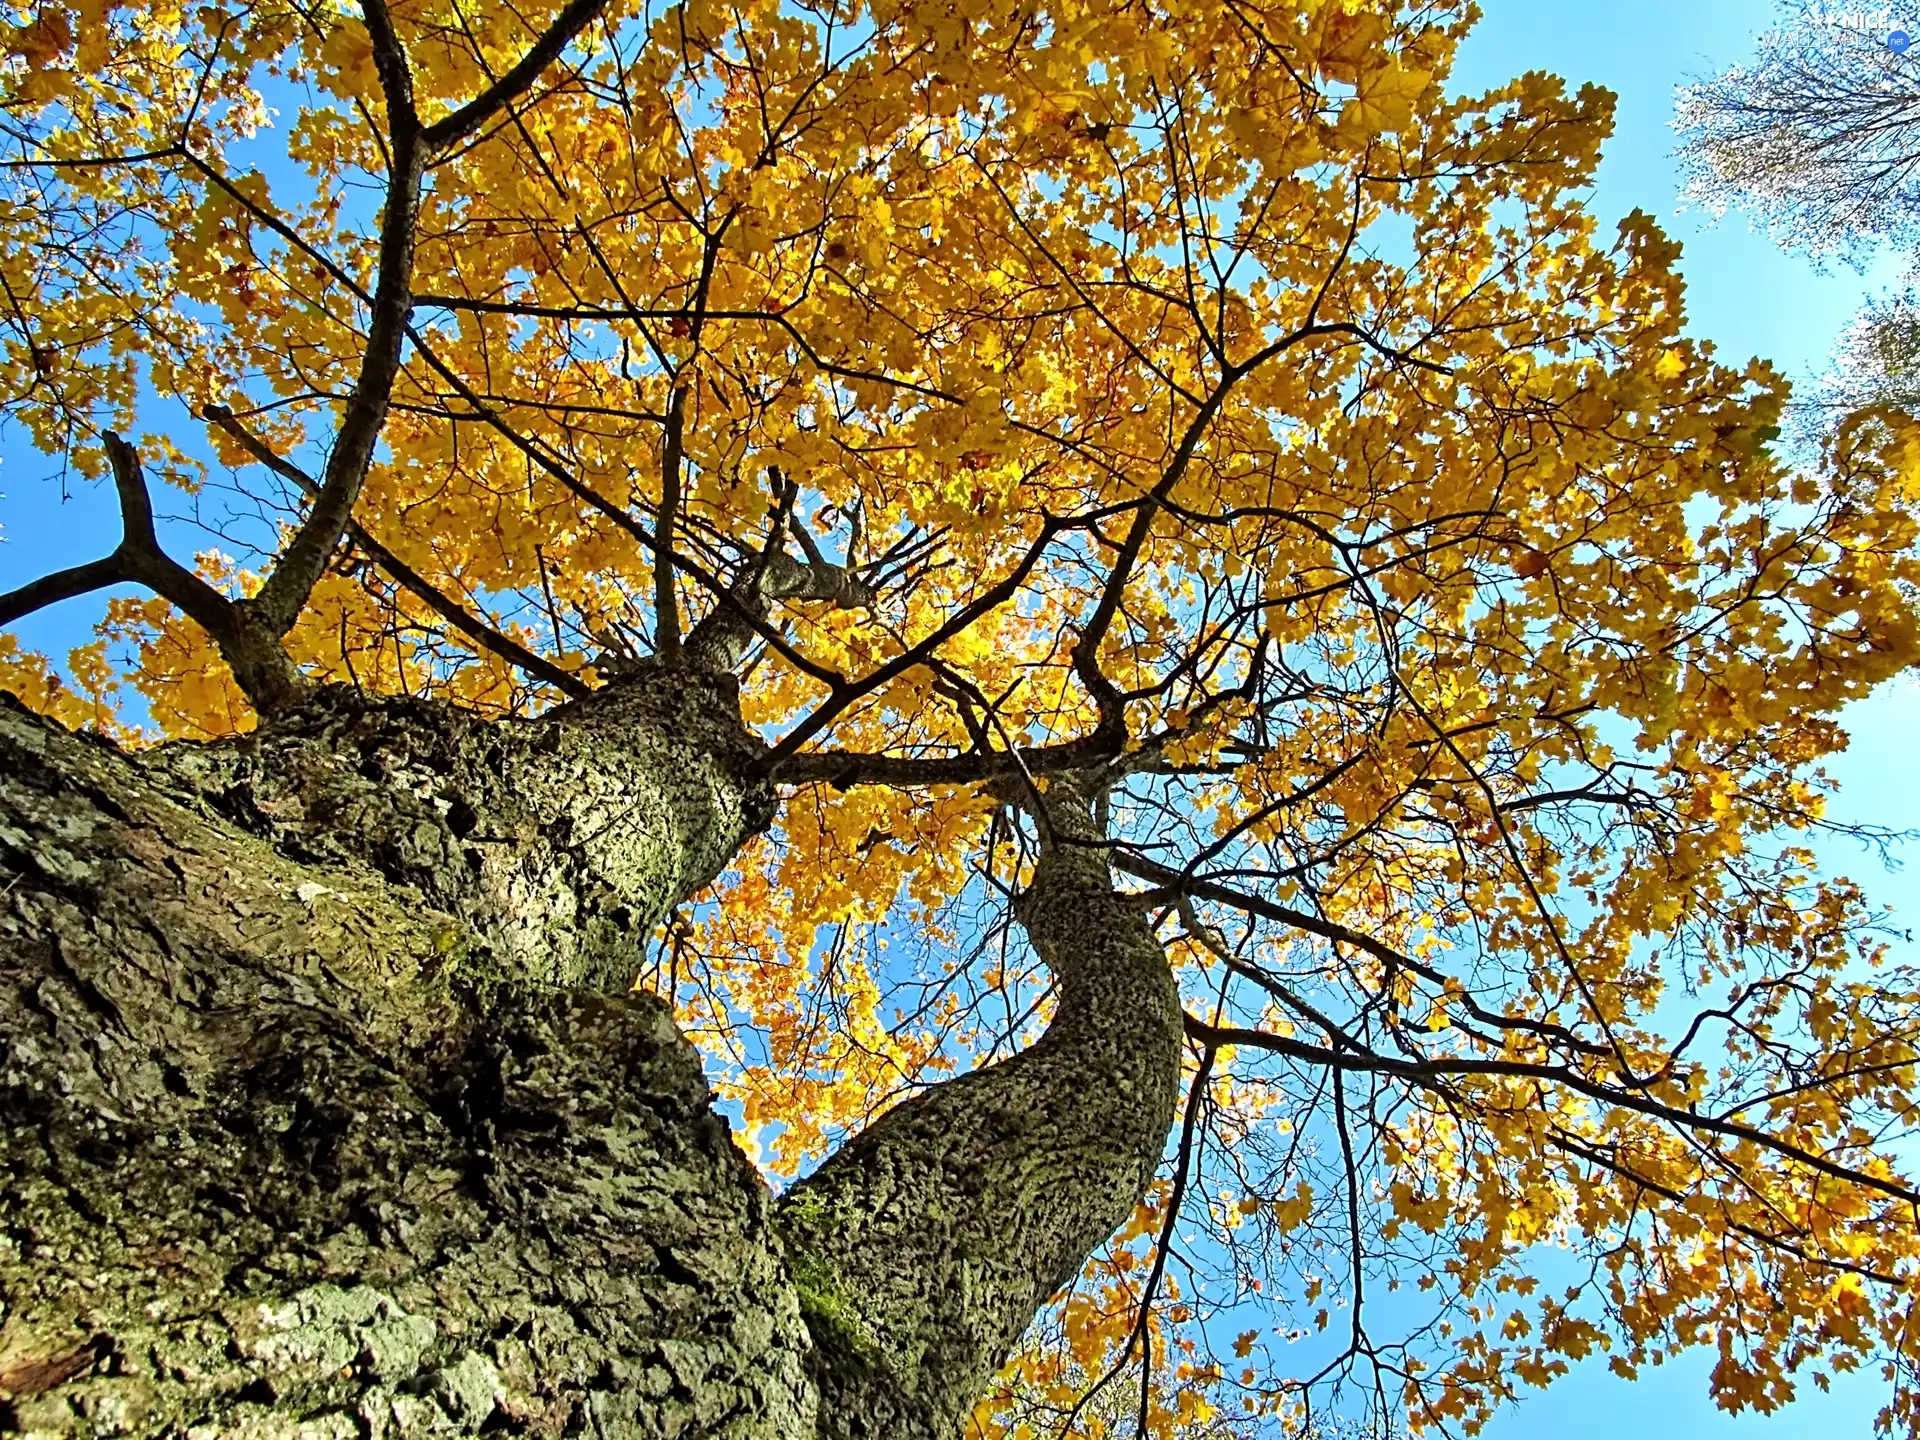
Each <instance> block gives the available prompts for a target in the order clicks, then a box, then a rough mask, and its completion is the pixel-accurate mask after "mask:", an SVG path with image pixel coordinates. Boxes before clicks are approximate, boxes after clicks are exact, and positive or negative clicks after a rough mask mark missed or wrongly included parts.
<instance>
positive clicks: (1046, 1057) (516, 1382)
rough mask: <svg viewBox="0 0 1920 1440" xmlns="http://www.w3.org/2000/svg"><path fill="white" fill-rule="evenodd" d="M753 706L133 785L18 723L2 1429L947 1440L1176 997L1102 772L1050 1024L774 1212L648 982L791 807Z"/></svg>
mask: <svg viewBox="0 0 1920 1440" xmlns="http://www.w3.org/2000/svg"><path fill="white" fill-rule="evenodd" d="M736 700H737V697H736V696H735V694H734V691H733V685H732V681H731V679H730V678H729V677H727V676H725V675H713V674H698V673H692V672H691V671H690V670H689V669H688V668H686V667H684V666H683V667H679V668H673V669H662V668H660V667H657V666H653V667H649V666H643V667H641V669H640V673H639V674H638V675H637V676H636V678H634V679H632V680H630V681H628V682H625V683H623V684H622V685H620V686H617V687H614V688H612V689H610V690H608V691H603V692H601V693H599V694H597V695H595V696H594V697H592V698H591V699H590V700H587V701H583V702H579V703H577V704H575V705H572V706H568V707H566V708H564V709H562V710H558V711H555V712H553V713H552V714H551V715H549V716H547V717H544V718H542V719H540V720H537V721H527V722H512V723H501V724H495V723H487V722H482V721H479V720H477V719H474V718H473V717H471V716H465V715H461V714H459V713H457V712H453V711H450V710H447V709H445V708H442V707H439V706H434V705H426V704H419V703H412V702H406V701H393V700H378V701H375V700H366V699H362V698H359V697H356V696H352V695H347V694H342V693H332V694H327V695H322V696H320V697H318V698H317V699H316V700H314V701H313V702H311V703H310V704H308V705H306V706H305V707H303V708H302V709H301V710H300V711H299V712H297V713H296V714H294V715H291V716H288V717H285V718H284V719H282V720H280V721H277V722H275V723H273V724H272V725H269V726H267V727H264V728H263V729H262V731H261V732H260V733H258V734H256V735H254V736H250V737H247V738H244V739H240V740H234V741H228V742H221V743H218V744H211V745H192V746H188V745H182V746H168V747H163V748H161V749H160V750H158V751H154V752H150V753H148V754H145V755H139V756H130V755H126V754H122V753H121V752H119V751H117V750H115V749H114V748H113V747H112V746H110V745H107V744H105V743H103V742H97V741H92V740H88V739H85V738H81V737H76V736H73V735H69V734H67V733H66V732H64V731H62V730H60V729H58V728H57V727H55V726H52V725H49V724H47V723H46V722H44V721H41V720H39V719H37V718H36V717H33V716H31V715H29V714H28V713H26V712H25V711H24V710H22V709H21V708H20V707H19V706H18V704H17V703H16V702H14V701H12V699H11V697H6V696H4V695H0V1116H4V1119H5V1126H4V1130H3V1131H0V1431H24V1432H27V1433H29V1434H37V1435H49V1436H52V1435H149V1436H162V1435H166V1436H171V1435H190V1436H195V1437H203V1436H204V1437H212V1436H227V1435H237V1436H258V1437H280V1436H286V1437H293V1436H301V1437H334V1436H338V1437H342V1440H344V1437H349V1436H355V1437H358V1436H367V1437H384V1436H389V1435H413V1434H443V1433H444V1434H479V1433H520V1434H593V1435H608V1436H631V1437H636V1440H639V1437H646V1440H652V1437H693V1436H714V1437H729V1440H747V1437H751V1440H814V1437H826V1440H838V1437H849V1440H851V1437H862V1436H882V1435H884V1436H898V1437H907V1440H911V1437H921V1436H925V1437H937V1440H953V1437H955V1436H956V1435H957V1434H958V1433H959V1430H960V1426H961V1423H962V1420H963V1418H964V1416H965V1414H966V1412H967V1410H968V1409H969V1408H970V1406H971V1405H972V1403H973V1401H974V1399H975V1397H976V1396H977V1395H978V1394H979V1393H980V1390H981V1388H982V1387H983V1386H984V1385H985V1383H986V1381H987V1379H988V1377H989V1376H990V1374H991V1372H992V1370H993V1368H994V1367H995V1366H996V1365H997V1364H998V1363H999V1361H1000V1360H1001V1358H1002V1357H1003V1356H1004V1354H1005V1353H1006V1351H1007V1349H1008V1348H1009V1347H1010V1346H1011V1345H1012V1344H1013V1342H1014V1341H1015V1340H1016V1339H1017V1338H1018V1336H1019V1334H1020V1332H1021V1331H1022V1330H1023V1329H1024V1328H1025V1327H1026V1325H1027V1324H1028V1323H1029V1321H1030V1320H1031V1318H1032V1316H1033V1314H1034V1311H1035V1310H1036V1308H1037V1307H1038V1306H1039V1305H1040V1304H1041V1303H1043V1302H1044V1300H1045V1298H1046V1296H1047V1295H1048V1294H1049V1293H1050V1292H1051V1291H1053V1290H1054V1289H1056V1288H1057V1287H1058V1286H1060V1285H1061V1284H1062V1283H1064V1282H1065V1281H1066V1280H1067V1279H1068V1278H1069V1277H1070V1276H1071V1274H1072V1273H1073V1271H1074V1269H1075V1267H1076V1266H1077V1265H1078V1264H1079V1263H1080V1261H1081V1259H1082V1258H1083V1257H1084V1256H1085V1255H1086V1253H1087V1252H1088V1251H1089V1250H1090V1249H1092V1248H1093V1247H1094V1246H1095V1245H1097V1244H1098V1243H1099V1242H1100V1241H1101V1240H1102V1239H1103V1238H1104V1237H1105V1236H1106V1235H1107V1234H1108V1233H1109V1232H1110V1231H1111V1230H1112V1229H1113V1228H1114V1226H1116V1225H1117V1224H1118V1223H1119V1222H1120V1221H1121V1220H1123V1219H1124V1218H1125V1216H1126V1214H1127V1212H1128V1210H1129V1208H1130V1207H1131V1206H1132V1204H1133V1203H1134V1201H1135V1200H1136V1199H1137V1198H1138V1196H1139V1195H1140V1193H1141V1190H1142V1188H1143V1187H1144V1185H1145V1183H1146V1181H1147V1178H1148V1176H1149V1175H1150V1174H1151V1171H1152V1168H1153V1165H1154V1162H1155V1160H1156V1158H1157V1156H1158V1155H1159V1153H1160V1149H1161V1146H1162V1143H1163V1141H1164V1138H1165V1135H1166V1131H1167V1127H1168V1124H1169V1121H1170V1117H1171V1114H1172V1110H1173V1104H1174V1082H1175V1079H1176V1074H1177V1067H1178V1045H1179V1036H1180V1011H1179V1005H1178V1000H1177V997H1176V995H1175V992H1174V986H1173V981H1172V978H1171V976H1170V974H1169V972H1168V968H1167V965H1166V962H1165V959H1164V957H1163V956H1162V954H1161V952H1160V949H1159V947H1158V946H1157V945H1156V944H1155V943H1154V942H1153V939H1152V936H1151V934H1150V933H1149V932H1148V931H1147V928H1146V926H1145V924H1144V923H1143V920H1142V917H1141V915H1140V914H1139V913H1138V911H1137V910H1136V909H1134V908H1133V907H1132V906H1130V905H1129V904H1128V903H1127V902H1125V901H1123V900H1121V899H1119V898H1118V897H1116V896H1115V895H1114V894H1113V891H1112V884H1111V877H1110V875H1109V872H1108V867H1107V865H1106V862H1105V859H1104V851H1103V850H1102V849H1101V848H1100V846H1099V845H1098V843H1097V836H1095V834H1094V833H1093V830H1092V822H1091V820H1090V818H1089V815H1088V813H1087V807H1086V805H1085V804H1084V803H1083V802H1084V797H1083V796H1078V795H1077V792H1074V791H1073V790H1072V787H1071V786H1066V787H1063V791H1062V793H1063V794H1066V795H1068V797H1069V798H1070V799H1073V801H1074V803H1073V804H1070V805H1067V806H1066V807H1064V809H1062V810H1061V811H1059V812H1057V813H1056V815H1055V838H1054V843H1053V844H1052V845H1051V846H1050V848H1049V850H1048V852H1047V853H1046V855H1045V856H1044V857H1043V859H1042V860H1041V862H1040V864H1039V868H1038V871H1037V874H1036V876H1035V880H1034V884H1033V887H1032V890H1031V892H1030V893H1029V894H1028V895H1027V896H1026V897H1025V899H1024V900H1023V901H1022V903H1021V906H1020V910H1019V914H1020V918H1021V919H1022V921H1023V922H1024V923H1025V925H1026V927H1027V929H1028V932H1029V934H1030V935H1031V937H1032V939H1033V942H1034V944H1035V946H1036V947H1037V949H1038V951H1039V953H1040V955H1041V956H1042V957H1043V958H1044V959H1045V960H1046V961H1047V962H1048V963H1049V964H1050V965H1052V966H1053V967H1054V969H1055V971H1056V973H1057V975H1058V977H1059V980H1060V1004H1059V1009H1058V1013H1057V1015H1056V1017H1055V1019H1054V1021H1053V1023H1052V1025H1051V1027H1050V1028H1049V1030H1048V1031H1047V1033H1046V1036H1045V1037H1044V1039H1042V1040H1041V1041H1040V1042H1039V1043H1038V1044H1037V1045H1035V1046H1034V1047H1033V1048H1032V1049H1031V1050H1029V1051H1027V1052H1026V1053H1024V1054H1022V1055H1020V1056H1018V1057H1016V1058H1015V1059H1013V1060H1012V1061H1009V1062H1007V1063H1005V1064H1001V1065H998V1066H994V1067H991V1068H989V1069H987V1070H984V1071H981V1072H977V1073H975V1074H972V1075H968V1076H964V1077H962V1078H961V1079H959V1080H957V1081H954V1082H952V1083H950V1084H947V1085H943V1086H940V1087H937V1088H936V1089H934V1090H931V1091H929V1092H927V1093H926V1094H923V1095H921V1096H919V1097H917V1098H915V1099H913V1100H911V1101H909V1102H907V1103H906V1104H904V1105H902V1106H900V1107H898V1108H897V1109H895V1110H894V1111H892V1112H890V1113H889V1114H887V1115H885V1116H883V1117H882V1118H881V1119H880V1120H879V1121H878V1122H876V1123H875V1124H874V1125H873V1126H872V1127H871V1128H870V1129H869V1130H868V1131H867V1132H866V1133H864V1134H862V1135H860V1136H858V1137H856V1138H855V1139H854V1140H852V1141H851V1142H850V1143H849V1144H848V1145H847V1146H846V1147H845V1148H844V1149H843V1150H842V1151H841V1152H840V1153H839V1154H838V1155H836V1156H835V1157H833V1159H831V1160H830V1161H829V1162H828V1163H827V1164H826V1165H825V1166H824V1167H823V1168H822V1170H821V1171H820V1172H819V1173H818V1174H817V1175H816V1176H814V1177H813V1178H812V1179H810V1180H809V1181H808V1182H806V1183H805V1184H803V1185H801V1186H799V1187H797V1188H796V1189H795V1190H794V1191H793V1192H791V1193H790V1195H789V1196H788V1198H787V1199H786V1200H784V1201H783V1202H781V1203H780V1205H779V1206H778V1208H777V1211H776V1206H775V1204H774V1202H773V1200H772V1198H771V1197H770V1195H769V1194H768V1192H767V1190H766V1188H765V1187H764V1185H763V1184H762V1183H761V1181H760V1180H759V1178H758V1177H757V1176H756V1175H755V1174H754V1172H753V1170H752V1168H751V1167H750V1165H749V1164H748V1163H747V1162H746V1160H745V1159H744V1158H743V1157H742V1156H741V1155H740V1153H739V1151H738V1150H737V1149H736V1148H735V1147H734V1145H733V1144H732V1141H731V1138H730V1136H729V1134H728V1132H727V1128H726V1126H725V1124H724V1123H723V1122H722V1121H721V1120H720V1119H719V1118H718V1117H716V1116H715V1115H714V1114H713V1112H712V1110H711V1107H710V1104H709V1095H708V1091H707V1087H706V1084H705V1082H704V1079H703V1076H702V1074H701V1070H700V1065H699V1061H698V1058H697V1056H696V1055H695V1053H694V1051H693V1050H692V1048H691V1047H690V1046H689V1045H688V1044H687V1042H686V1041H685V1039H684V1037H682V1036H681V1035H679V1033H678V1032H677V1031H676V1030H675V1029H674V1027H673V1025H672V1023H671V1020H670V1018H669V1016H668V1015H667V1014H666V1013H665V1010H664V1008H663V1007H662V1006H661V1005H659V1004H658V1003H657V1002H655V1001H653V1000H651V999H650V998H647V997H644V996H636V995H632V994H629V993H626V991H627V987H628V985H629V983H630V981H631V977H632V974H633V971H634V966H635V964H636V962H637V959H638V957H639V955H640V953H641V946H642V942H643V940H644V937H645V935H646V933H647V931H648V930H649V929H650V928H651V926H652V925H653V924H655V923H656V922H657V921H658V920H659V919H660V918H661V916H662V915H663V914H664V913H665V911H666V910H667V908H668V907H670V906H671V905H673V904H675V903H678V902H679V901H680V900H682V899H684V898H685V897H686V896H687V895H688V894H689V893H691V892H692V891H694V890H696V889H698V888H699V887H700V886H702V885H704V884H705V883H707V882H708V881H709V880H710V879H711V878H712V877H713V875H714V874H715V873H716V872H717V871H718V870H719V869H720V868H721V867H722V866H723V865H724V864H725V863H726V861H727V859H728V858H729V857H730V856H731V855H732V854H733V852H734V850H735V849H736V847H737V846H738V845H739V844H740V843H741V842H742V840H744V838H745V837H746V836H747V835H748V834H750V833H751V832H752V831H753V830H754V829H756V828H758V827H759V826H761V825H764V824H765V823H766V822H767V820H768V817H769V815H770V813H771V797H770V793H769V792H768V790H767V789H766V787H765V786H764V785H763V784H761V783H759V782H756V781H753V780H751V779H750V778H749V777H750V775H751V774H752V762H753V761H754V759H755V758H756V757H757V756H758V755H759V753H760V751H761V747H760V746H759V743H758V742H757V741H756V740H754V739H753V738H752V737H751V736H749V735H748V734H747V732H746V731H745V730H744V728H743V727H742V726H741V725H740V722H739V719H738V707H737V703H736Z"/></svg>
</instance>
